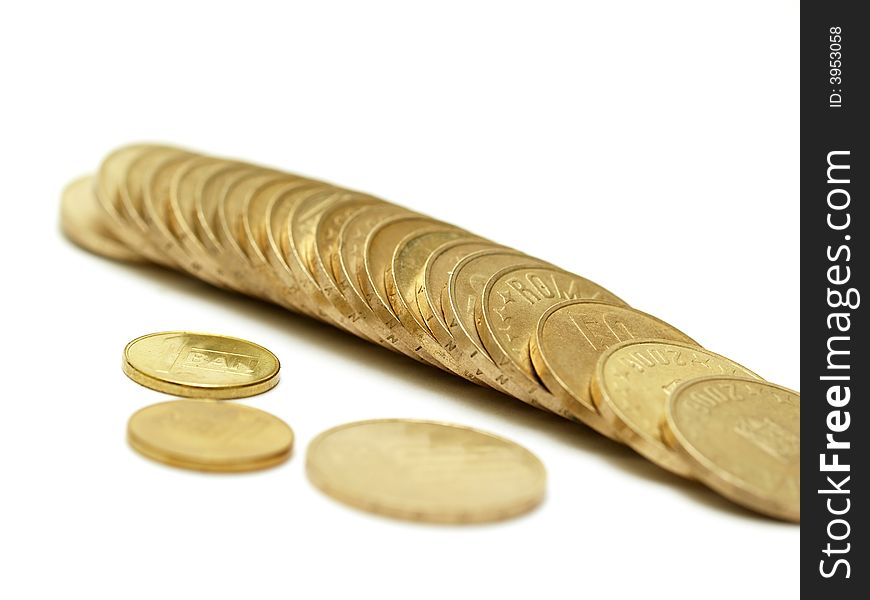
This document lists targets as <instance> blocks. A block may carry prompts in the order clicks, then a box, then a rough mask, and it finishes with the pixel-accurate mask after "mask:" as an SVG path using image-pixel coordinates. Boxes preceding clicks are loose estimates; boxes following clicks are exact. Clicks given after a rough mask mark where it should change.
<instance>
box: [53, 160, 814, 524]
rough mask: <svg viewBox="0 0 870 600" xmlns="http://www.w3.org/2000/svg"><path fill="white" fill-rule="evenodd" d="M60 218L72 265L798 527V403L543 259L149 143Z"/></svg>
mask: <svg viewBox="0 0 870 600" xmlns="http://www.w3.org/2000/svg"><path fill="white" fill-rule="evenodd" d="M61 212H62V219H61V220H62V228H63V230H64V231H65V232H66V234H67V236H68V237H69V238H70V239H72V240H73V241H74V242H75V243H77V244H79V245H80V246H82V247H84V248H86V249H88V250H90V251H93V252H96V253H98V254H101V255H104V256H108V257H111V258H115V259H119V260H128V261H148V262H153V263H157V264H159V265H163V266H166V267H169V268H172V269H177V270H180V271H186V272H187V273H189V274H191V275H193V276H195V277H198V278H199V279H202V280H204V281H207V282H209V283H211V284H213V285H215V286H219V287H222V288H227V289H231V290H235V291H238V292H241V293H244V294H248V295H251V296H256V297H258V298H262V299H264V300H268V301H271V302H274V303H276V304H279V305H281V306H284V307H286V308H288V309H290V310H293V311H295V312H299V313H302V314H306V315H309V316H311V317H314V318H317V319H320V320H322V321H325V322H327V323H331V324H332V325H334V326H336V327H339V328H341V329H344V330H345V331H348V332H350V333H352V334H354V335H357V336H359V337H361V338H363V339H366V340H369V341H371V342H373V343H376V344H380V345H381V346H384V347H386V348H389V349H390V350H393V351H396V352H399V353H401V354H405V355H407V356H409V357H411V358H414V359H416V360H418V361H420V362H422V363H425V364H429V365H432V366H435V367H438V368H440V369H443V370H445V371H448V372H451V373H455V374H456V375H459V376H460V377H464V378H466V379H468V380H470V381H473V382H474V383H477V384H479V385H483V386H489V387H492V388H494V389H496V390H499V391H502V392H504V393H506V394H508V395H510V396H513V397H515V398H518V399H520V400H522V401H523V402H526V403H528V404H531V405H533V406H536V407H538V408H541V409H543V410H547V411H550V412H552V413H554V414H557V415H559V416H562V417H565V418H568V419H571V420H573V421H577V422H580V423H584V424H586V425H588V426H589V427H591V428H592V429H594V430H595V431H598V432H599V433H601V434H603V435H606V436H608V437H609V438H611V439H613V440H616V441H618V442H622V443H626V444H628V445H630V446H631V447H632V448H634V449H635V450H637V451H638V452H640V453H641V454H642V455H643V456H645V457H647V458H649V459H650V460H652V461H653V462H655V463H656V464H658V465H660V466H662V467H664V468H665V469H667V470H669V471H671V472H673V473H676V474H678V475H681V476H685V477H690V478H696V479H698V480H700V481H703V482H705V483H707V484H708V485H709V486H710V487H711V488H713V489H715V490H717V491H719V492H720V493H722V494H724V495H726V496H727V497H729V498H731V499H733V500H736V501H738V502H740V503H742V504H744V505H746V506H749V507H750V508H753V509H755V510H759V511H761V512H766V513H768V514H771V515H773V516H777V517H781V518H787V519H799V513H800V508H799V506H800V505H799V500H798V499H797V498H796V496H795V495H794V494H793V493H791V491H789V492H787V493H786V492H784V491H783V490H793V488H794V486H795V485H796V486H797V489H799V487H800V486H799V475H795V471H794V469H793V467H794V466H795V465H796V464H798V463H799V454H800V452H799V450H800V443H799V440H800V430H799V425H798V423H799V418H798V419H797V420H795V419H793V418H792V416H793V415H792V413H793V412H794V411H796V413H797V415H798V417H799V413H800V400H799V396H798V395H797V394H796V393H794V392H789V391H787V390H785V391H783V390H782V389H781V388H776V389H774V388H773V387H770V386H768V387H763V384H761V383H759V382H760V378H758V376H757V375H755V374H754V373H752V372H751V371H749V370H748V369H746V368H744V367H742V366H740V365H738V364H736V363H733V362H731V361H729V360H728V359H725V358H724V357H721V356H718V355H715V354H713V353H711V352H708V351H706V350H704V349H702V348H701V347H700V346H699V345H698V344H697V343H696V342H695V341H693V340H692V339H691V338H690V337H688V336H687V335H686V334H684V333H682V332H681V331H679V330H677V329H676V328H674V327H673V326H671V325H668V324H667V323H664V322H662V321H660V320H659V319H656V318H655V317H653V316H651V315H648V314H646V313H643V312H640V311H638V310H636V309H633V308H631V307H629V306H628V305H627V304H626V303H625V302H624V301H623V300H621V299H620V298H619V297H617V296H616V295H614V294H613V293H611V292H610V291H608V290H607V289H605V288H603V287H601V286H600V285H598V284H596V283H594V282H592V281H590V280H588V279H585V278H584V277H581V276H579V275H575V274H573V273H570V272H568V271H566V270H564V269H560V268H559V267H557V266H555V265H553V264H552V263H550V262H546V261H543V260H541V259H538V258H534V257H531V256H528V255H525V254H523V253H521V252H519V251H517V250H514V249H512V248H507V247H505V246H502V245H499V244H497V243H495V242H491V241H489V240H486V239H483V238H481V237H480V236H478V235H475V234H474V233H472V232H470V231H467V230H465V229H462V228H459V227H456V226H454V225H451V224H449V223H445V222H442V221H438V220H436V219H433V218H431V217H428V216H425V215H422V214H420V213H417V212H414V211H411V210H409V209H406V208H403V207H401V206H398V205H396V204H391V203H389V202H386V201H383V200H380V199H378V198H375V197H373V196H370V195H368V194H364V193H360V192H354V191H350V190H346V189H342V188H339V187H336V186H333V185H330V184H327V183H323V182H319V181H314V180H311V179H307V178H303V177H299V176H296V175H291V174H287V173H282V172H280V171H276V170H273V169H268V168H264V167H258V166H254V165H250V164H245V163H241V162H238V161H234V160H227V159H221V158H213V157H208V156H203V155H200V154H196V153H193V152H189V151H186V150H180V149H177V148H171V147H166V146H155V145H137V146H129V147H124V148H121V149H119V150H116V151H115V152H113V153H111V154H110V155H109V156H108V157H107V158H106V159H105V160H104V161H103V163H102V165H101V166H100V168H99V170H98V172H97V173H96V175H94V176H93V177H88V178H84V179H81V180H78V181H76V182H73V183H72V184H71V185H70V186H69V187H68V188H67V189H66V191H65V193H64V197H63V202H62V210H61ZM704 376H715V377H719V378H720V379H721V378H725V379H726V380H727V381H729V382H731V383H730V384H729V385H731V386H732V388H733V389H737V390H739V393H738V392H734V393H725V392H722V394H725V397H726V399H725V400H722V401H721V402H719V403H718V404H716V403H715V402H714V401H713V400H706V401H704V402H702V401H700V400H698V397H699V396H700V395H704V394H707V395H711V394H712V395H715V394H716V393H718V392H715V391H713V387H715V386H714V383H712V382H710V383H708V384H706V386H707V387H703V388H699V387H691V386H689V387H686V386H688V384H690V383H691V382H693V381H694V380H696V379H697V378H699V377H704ZM680 384H682V385H680ZM759 385H761V386H762V387H759ZM711 386H712V387H711ZM717 389H718V388H717ZM749 390H751V391H749ZM699 406H705V407H706V408H707V410H708V412H707V413H703V412H702V411H700V409H698V407H699ZM692 407H694V408H695V409H697V410H695V411H694V412H693V411H692V410H690V409H691V408H692ZM783 407H788V410H785V411H783V410H781V409H783ZM708 417H710V418H712V419H713V420H712V421H710V418H708ZM692 419H695V421H692ZM702 421H703V422H704V423H706V425H704V426H705V427H706V428H707V429H705V430H704V431H705V433H703V434H700V433H699V430H698V429H696V427H701V422H702ZM713 423H716V424H718V425H717V426H715V427H714V426H713ZM726 424H727V425H726ZM735 432H738V433H735ZM699 435H700V438H703V439H707V440H709V439H713V438H715V437H716V436H718V438H721V440H720V441H721V444H720V445H718V446H715V447H714V446H705V445H704V444H703V443H701V441H699V439H700V438H699V437H698V436H699ZM795 438H796V439H797V443H796V444H795V443H794V439H795ZM795 448H796V450H795ZM758 456H764V457H766V458H765V460H764V461H761V460H756V458H757V457H758ZM768 458H769V459H770V460H767V459H768ZM748 463H753V465H752V469H750V470H749V471H745V470H742V469H743V466H744V465H745V464H748ZM759 465H764V468H759ZM795 478H797V479H795ZM780 496H783V497H785V499H783V498H781V497H780ZM786 496H787V497H786ZM795 503H797V504H796V507H797V508H795Z"/></svg>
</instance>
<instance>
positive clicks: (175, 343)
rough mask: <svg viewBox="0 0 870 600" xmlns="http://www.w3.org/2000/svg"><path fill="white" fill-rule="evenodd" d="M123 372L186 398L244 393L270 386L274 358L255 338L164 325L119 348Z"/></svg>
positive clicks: (220, 397) (275, 373)
mask: <svg viewBox="0 0 870 600" xmlns="http://www.w3.org/2000/svg"><path fill="white" fill-rule="evenodd" d="M123 367H124V373H126V374H127V376H128V377H129V378H130V379H132V380H133V381H135V382H136V383H138V384H140V385H144V386H145V387H148V388H151V389H153V390H157V391H158V392H164V393H166V394H176V395H179V396H185V397H191V398H209V399H212V400H226V399H231V398H246V397H248V396H254V395H256V394H262V393H263V392H265V391H267V390H270V389H272V388H273V387H275V385H276V384H277V383H278V371H279V370H280V368H281V365H280V363H279V362H278V358H277V357H276V356H275V355H274V354H272V353H271V352H269V351H268V350H266V349H265V348H263V347H262V346H259V345H257V344H254V343H253V342H248V341H245V340H241V339H238V338H234V337H229V336H224V335H211V334H206V333H191V332H187V331H167V332H162V333H151V334H148V335H144V336H142V337H139V338H136V339H135V340H133V341H132V342H130V343H129V344H127V347H126V348H124V362H123Z"/></svg>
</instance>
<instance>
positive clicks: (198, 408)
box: [127, 400, 293, 472]
mask: <svg viewBox="0 0 870 600" xmlns="http://www.w3.org/2000/svg"><path fill="white" fill-rule="evenodd" d="M127 440H128V441H129V443H130V445H131V446H132V447H133V448H134V449H135V450H136V451H137V452H139V453H140V454H143V455H144V456H146V457H148V458H151V459H153V460H156V461H159V462H162V463H165V464H168V465H172V466H174V467H181V468H184V469H194V470H198V471H224V472H234V471H254V470H257V469H265V468H267V467H271V466H274V465H277V464H280V463H282V462H284V461H285V460H287V458H288V457H289V456H290V450H291V448H292V447H293V430H292V429H290V427H289V426H288V425H287V424H286V423H285V422H284V421H282V420H281V419H279V418H278V417H276V416H274V415H271V414H269V413H267V412H264V411H262V410H257V409H256V408H251V407H250V406H244V405H241V404H234V403H231V402H213V401H210V400H172V401H170V402H162V403H160V404H153V405H151V406H147V407H145V408H143V409H142V410H140V411H138V412H137V413H135V414H134V415H133V416H132V417H130V421H129V423H128V424H127Z"/></svg>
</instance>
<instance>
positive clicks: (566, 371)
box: [529, 300, 697, 439]
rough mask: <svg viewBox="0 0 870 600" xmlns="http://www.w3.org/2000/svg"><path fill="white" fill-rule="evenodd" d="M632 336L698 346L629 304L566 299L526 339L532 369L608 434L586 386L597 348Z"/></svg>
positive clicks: (598, 353)
mask: <svg viewBox="0 0 870 600" xmlns="http://www.w3.org/2000/svg"><path fill="white" fill-rule="evenodd" d="M635 338H659V339H665V340H676V341H678V342H686V343H687V344H692V345H694V346H697V343H696V342H695V341H694V340H692V339H691V338H690V337H689V336H687V335H686V334H684V333H683V332H681V331H679V330H678V329H676V328H675V327H672V326H671V325H668V324H667V323H665V322H664V321H661V320H659V319H656V318H655V317H653V316H652V315H648V314H646V313H643V312H640V311H639V310H635V309H633V308H629V307H627V306H615V305H613V304H606V303H603V302H590V301H585V300H567V301H565V302H560V303H559V304H556V305H554V306H553V307H552V308H550V309H549V310H548V311H547V312H545V313H544V314H543V315H542V316H541V318H540V319H539V320H538V325H537V330H536V331H535V335H533V336H532V338H531V340H530V343H529V351H530V352H529V353H530V355H531V359H532V364H533V365H534V367H535V372H536V373H537V374H538V376H539V377H540V378H541V380H542V381H543V382H544V385H545V386H546V387H547V389H548V390H549V391H550V392H551V393H552V394H554V395H555V396H557V397H559V398H561V399H562V400H563V401H564V402H565V403H566V405H567V406H568V408H569V410H571V412H573V413H574V414H575V415H576V416H577V418H579V419H580V420H581V421H583V422H584V423H586V424H587V425H589V426H590V427H592V428H593V429H595V430H596V431H598V432H600V433H603V434H604V435H606V436H608V437H610V438H614V439H615V438H616V434H615V432H614V431H613V429H612V427H611V426H610V425H609V424H608V422H607V421H606V420H604V419H603V418H602V417H601V415H600V414H599V413H598V410H597V409H596V408H595V404H594V403H593V401H592V396H591V395H590V393H589V385H590V383H591V381H592V374H593V372H594V371H595V365H596V363H597V362H598V357H599V356H601V353H602V352H604V351H605V350H607V349H608V348H609V347H610V346H612V345H613V344H617V343H619V342H624V341H626V340H631V339H635Z"/></svg>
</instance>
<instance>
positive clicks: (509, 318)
mask: <svg viewBox="0 0 870 600" xmlns="http://www.w3.org/2000/svg"><path fill="white" fill-rule="evenodd" d="M573 299H584V300H601V301H604V302H608V303H610V304H619V305H622V304H624V303H623V302H622V300H620V299H619V298H617V297H616V296H614V295H613V294H611V293H610V292H608V291H607V290H606V289H604V288H603V287H601V286H600V285H598V284H596V283H593V282H592V281H589V280H588V279H585V278H583V277H580V276H579V275H574V274H573V273H568V272H567V271H562V270H561V269H557V268H553V267H545V266H538V265H523V266H520V267H508V268H506V269H502V270H501V271H499V272H498V273H496V274H495V275H493V276H492V277H490V279H489V281H487V282H486V285H485V286H484V288H483V292H482V293H481V296H480V302H479V303H478V304H477V305H476V306H475V309H474V310H475V321H476V324H477V333H478V334H479V335H480V340H481V342H483V346H484V348H486V351H487V352H488V353H489V356H490V357H491V358H492V360H493V362H495V364H496V366H498V368H499V369H501V371H502V372H503V373H504V374H505V375H506V376H507V377H508V379H507V381H506V382H505V383H504V384H503V385H502V387H504V388H505V389H506V390H508V392H509V393H511V394H513V395H514V396H515V397H517V398H519V399H520V400H523V401H525V402H528V403H530V404H535V405H541V406H545V407H546V408H548V409H550V410H552V411H553V412H555V413H556V414H559V415H562V416H564V417H567V418H575V419H576V418H577V417H575V416H574V414H573V413H572V412H571V411H570V410H569V409H568V407H567V406H566V403H565V402H563V401H562V400H560V399H558V398H556V397H555V396H553V395H552V394H550V393H549V392H547V390H546V389H545V388H544V387H543V385H541V383H540V380H539V379H538V376H537V375H536V373H535V370H534V367H533V366H532V359H531V356H530V354H529V340H530V339H531V338H532V336H533V335H534V334H535V329H536V328H537V326H538V320H539V319H540V318H541V315H543V314H544V313H545V312H547V309H549V308H550V307H551V306H553V305H554V304H558V303H559V302H562V301H564V300H573Z"/></svg>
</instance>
